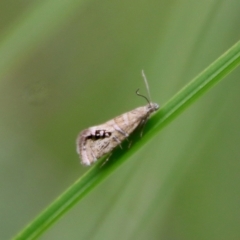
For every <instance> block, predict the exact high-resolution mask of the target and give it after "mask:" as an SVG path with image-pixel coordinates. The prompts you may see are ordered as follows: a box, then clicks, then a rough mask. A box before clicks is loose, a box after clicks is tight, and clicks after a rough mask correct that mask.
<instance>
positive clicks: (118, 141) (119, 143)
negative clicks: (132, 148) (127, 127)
mask: <svg viewBox="0 0 240 240" xmlns="http://www.w3.org/2000/svg"><path fill="white" fill-rule="evenodd" d="M113 139H114V140H115V141H116V142H117V143H118V145H119V147H120V148H121V149H122V145H121V141H120V140H119V139H118V138H117V137H115V136H113Z"/></svg>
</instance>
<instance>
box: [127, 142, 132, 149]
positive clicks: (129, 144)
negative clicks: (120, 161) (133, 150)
mask: <svg viewBox="0 0 240 240" xmlns="http://www.w3.org/2000/svg"><path fill="white" fill-rule="evenodd" d="M131 146H132V140H131V141H130V142H129V143H128V148H130V147H131Z"/></svg>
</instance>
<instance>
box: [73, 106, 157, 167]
mask: <svg viewBox="0 0 240 240" xmlns="http://www.w3.org/2000/svg"><path fill="white" fill-rule="evenodd" d="M158 108H159V106H158V104H156V103H152V102H151V103H149V104H147V105H146V106H142V107H138V108H136V109H134V110H132V111H129V112H127V113H124V114H122V115H120V116H118V117H115V118H114V119H112V120H110V121H108V122H106V123H104V124H101V125H98V126H94V127H90V128H88V129H85V130H83V131H82V132H81V133H80V134H79V135H78V138H77V152H78V154H79V155H80V158H81V163H82V164H83V165H87V166H89V165H91V164H92V163H94V162H95V161H97V160H98V159H99V158H101V157H102V156H104V155H105V154H107V153H109V152H111V151H112V150H113V149H114V148H116V147H117V146H118V145H120V144H121V142H122V141H123V140H124V139H126V138H127V137H128V136H129V135H130V134H131V133H132V132H133V131H134V130H135V129H136V128H137V127H138V126H140V125H142V124H144V123H145V122H146V121H147V119H148V118H149V116H150V115H151V114H152V113H153V112H155V111H156V110H158Z"/></svg>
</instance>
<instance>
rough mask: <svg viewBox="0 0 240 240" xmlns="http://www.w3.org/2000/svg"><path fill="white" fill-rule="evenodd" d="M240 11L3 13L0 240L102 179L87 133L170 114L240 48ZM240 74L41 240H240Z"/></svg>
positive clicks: (135, 8)
mask: <svg viewBox="0 0 240 240" xmlns="http://www.w3.org/2000/svg"><path fill="white" fill-rule="evenodd" d="M239 12H240V1H239V0H229V1H221V0H212V1H209V0H202V1H197V0H195V1H190V0H180V1H174V0H173V1H166V0H165V1H164V0H162V1H157V0H141V1H131V0H130V1H129V0H128V1H126V0H124V1H108V0H106V1H87V0H85V1H81V0H78V1H77V0H68V1H65V0H60V1H57V0H48V1H6V0H2V1H1V3H0V19H1V21H0V114H1V115H0V116H1V117H0V149H1V150H0V199H1V200H0V229H1V230H0V239H9V238H11V237H12V236H14V235H15V234H16V233H17V232H19V231H20V230H21V229H22V228H23V227H25V225H26V224H27V223H29V222H30V221H31V220H33V218H35V217H36V216H37V215H38V214H39V213H40V212H41V211H42V210H43V209H44V208H45V207H47V206H48V205H49V204H50V203H51V202H52V201H53V200H54V199H55V198H56V197H58V196H59V195H60V194H61V193H62V192H63V191H64V190H66V188H67V187H68V186H70V185H71V184H72V183H73V182H74V181H76V180H77V179H78V178H79V177H81V176H82V175H83V174H84V172H86V171H87V170H88V168H86V167H83V166H81V165H80V164H79V159H78V156H77V154H76V151H75V139H76V136H77V134H78V132H79V131H81V130H82V129H84V128H87V127H89V126H92V125H95V124H100V123H102V122H104V121H106V120H109V119H111V118H112V117H114V116H117V115H119V114H121V113H123V112H126V111H129V110H131V109H133V108H135V107H138V106H141V105H144V104H145V102H144V101H143V99H141V98H139V97H137V96H136V95H135V91H136V89H137V88H140V90H141V92H142V93H146V90H145V87H144V83H143V80H142V77H141V70H142V69H144V70H145V73H146V75H147V78H148V81H149V84H150V90H151V95H152V98H153V101H154V102H157V103H159V104H160V105H163V104H164V103H165V102H167V101H168V100H169V98H171V97H172V96H173V95H174V94H175V93H176V92H177V91H178V90H180V89H181V87H183V86H184V85H185V84H187V83H188V82H189V81H190V80H191V79H192V78H193V77H194V76H196V75H197V74H198V73H200V72H201V71H202V70H203V69H204V68H205V67H207V66H208V65H209V64H210V63H211V62H212V61H214V60H215V59H216V58H217V57H219V56H220V55H221V54H222V53H223V52H224V51H226V50H227V49H228V48H229V47H231V46H232V45H233V44H234V43H235V42H237V41H238V40H239V37H240V28H239V26H240V14H239ZM239 78H240V70H239V69H236V70H235V71H234V72H233V73H232V74H231V75H230V76H228V77H227V78H226V79H224V81H222V82H221V83H220V84H219V85H218V86H216V87H214V88H213V89H212V90H211V91H210V92H208V93H207V94H206V95H204V96H203V97H201V98H200V99H199V100H198V101H197V102H196V103H194V105H192V106H191V107H190V108H189V109H187V110H186V111H185V112H184V113H183V114H182V115H181V116H180V117H178V118H177V119H176V120H175V121H174V122H173V123H171V124H170V125H169V126H167V127H166V128H165V129H164V130H163V131H162V132H161V134H160V135H159V136H157V137H155V138H154V139H153V140H152V141H151V142H150V143H148V144H147V145H146V146H145V147H143V148H142V149H141V150H140V151H139V152H138V153H137V154H135V155H134V156H133V157H132V158H130V159H129V161H127V162H126V163H125V164H124V165H122V166H121V167H120V168H119V169H118V170H117V171H116V172H114V173H113V174H112V175H111V176H110V177H109V178H108V179H107V180H106V181H104V182H103V183H102V184H101V185H99V186H97V187H96V188H95V189H94V191H92V192H91V193H90V194H89V195H88V196H87V197H86V198H84V199H83V200H82V201H81V202H79V204H77V205H76V206H75V207H74V208H73V209H72V210H71V211H70V212H68V213H67V214H65V215H64V216H63V217H62V218H61V220H60V221H58V222H57V223H56V224H55V225H53V227H52V228H50V229H49V230H48V231H47V232H46V233H44V235H42V236H41V239H44V240H49V239H59V240H65V239H96V240H98V239H142V240H144V239H165V240H166V239H169V240H175V239H176V240H188V239H189V240H192V239H196V240H198V239H199V240H200V239H201V240H202V239H211V240H214V239H217V240H221V239H234V240H235V239H240V230H239V226H240V204H239V202H240V174H239V173H240V161H239V160H240V148H239V144H240V134H239V133H240V125H239V117H240V111H239V102H240V91H239V89H240V81H239Z"/></svg>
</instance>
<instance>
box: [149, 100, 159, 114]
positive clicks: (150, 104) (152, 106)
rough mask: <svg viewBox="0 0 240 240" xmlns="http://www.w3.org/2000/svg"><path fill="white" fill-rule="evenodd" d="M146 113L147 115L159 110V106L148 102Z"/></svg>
mask: <svg viewBox="0 0 240 240" xmlns="http://www.w3.org/2000/svg"><path fill="white" fill-rule="evenodd" d="M146 107H147V109H148V110H147V111H148V112H149V113H152V112H155V111H157V110H158V109H159V105H158V104H157V103H153V102H150V103H149V104H148V105H147V106H146Z"/></svg>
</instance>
